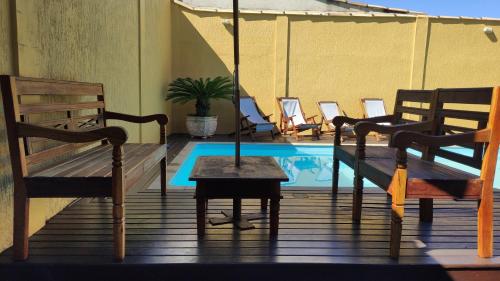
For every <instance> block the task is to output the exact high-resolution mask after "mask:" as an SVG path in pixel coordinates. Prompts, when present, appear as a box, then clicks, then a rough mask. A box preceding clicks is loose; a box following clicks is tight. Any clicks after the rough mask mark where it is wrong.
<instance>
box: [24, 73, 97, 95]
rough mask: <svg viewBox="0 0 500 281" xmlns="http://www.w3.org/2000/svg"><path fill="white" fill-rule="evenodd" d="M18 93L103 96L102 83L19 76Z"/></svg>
mask: <svg viewBox="0 0 500 281" xmlns="http://www.w3.org/2000/svg"><path fill="white" fill-rule="evenodd" d="M16 81H17V83H16V88H17V94H18V95H61V96H101V95H103V90H102V84H97V83H95V84H92V83H79V82H69V81H46V80H41V79H31V78H22V77H20V78H17V79H16Z"/></svg>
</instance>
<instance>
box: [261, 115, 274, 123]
mask: <svg viewBox="0 0 500 281" xmlns="http://www.w3.org/2000/svg"><path fill="white" fill-rule="evenodd" d="M271 116H273V115H272V114H269V115H265V116H262V118H264V120H267V121H268V122H269V118H271Z"/></svg>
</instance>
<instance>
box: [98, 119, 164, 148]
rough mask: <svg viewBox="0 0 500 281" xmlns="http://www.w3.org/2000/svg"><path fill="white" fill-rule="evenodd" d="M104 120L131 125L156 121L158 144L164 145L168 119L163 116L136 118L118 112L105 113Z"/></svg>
mask: <svg viewBox="0 0 500 281" xmlns="http://www.w3.org/2000/svg"><path fill="white" fill-rule="evenodd" d="M104 119H115V120H121V121H126V122H132V123H141V124H142V123H149V122H153V121H156V122H158V124H159V125H160V144H165V142H166V140H165V139H166V135H167V128H166V126H167V123H168V117H167V115H165V114H153V115H146V116H136V115H130V114H124V113H118V112H111V111H105V112H104Z"/></svg>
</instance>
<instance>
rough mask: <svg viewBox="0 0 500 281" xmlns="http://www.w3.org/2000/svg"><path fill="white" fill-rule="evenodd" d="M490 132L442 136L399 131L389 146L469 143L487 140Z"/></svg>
mask: <svg viewBox="0 0 500 281" xmlns="http://www.w3.org/2000/svg"><path fill="white" fill-rule="evenodd" d="M490 134H491V130H490V129H484V130H479V131H475V132H467V133H460V134H454V135H444V136H430V135H426V134H422V133H417V132H411V131H399V132H397V133H395V134H394V135H393V136H392V144H391V146H392V147H396V148H398V149H402V150H404V149H406V148H408V147H410V146H411V145H412V144H413V143H416V144H420V145H425V146H434V147H441V146H450V145H462V144H470V143H475V142H489V140H490Z"/></svg>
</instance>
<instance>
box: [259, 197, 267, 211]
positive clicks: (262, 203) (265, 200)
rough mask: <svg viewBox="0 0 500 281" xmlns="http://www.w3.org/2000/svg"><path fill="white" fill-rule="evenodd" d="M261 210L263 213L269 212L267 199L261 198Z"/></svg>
mask: <svg viewBox="0 0 500 281" xmlns="http://www.w3.org/2000/svg"><path fill="white" fill-rule="evenodd" d="M260 210H261V211H266V210H267V198H261V199H260Z"/></svg>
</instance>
